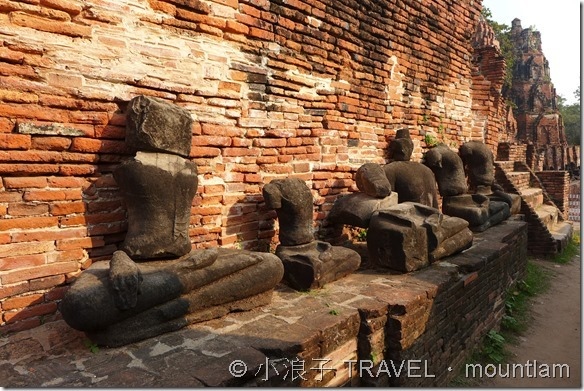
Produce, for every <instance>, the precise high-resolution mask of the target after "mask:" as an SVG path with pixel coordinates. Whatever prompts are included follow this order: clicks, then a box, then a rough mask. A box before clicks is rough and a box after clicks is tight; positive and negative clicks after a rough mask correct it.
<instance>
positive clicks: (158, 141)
mask: <svg viewBox="0 0 584 391" xmlns="http://www.w3.org/2000/svg"><path fill="white" fill-rule="evenodd" d="M192 123H193V119H192V117H191V114H190V113H189V112H188V111H187V110H185V109H183V108H181V107H179V106H177V105H173V104H170V103H168V102H165V101H164V100H162V99H158V98H153V97H148V96H143V95H140V96H137V97H135V98H134V99H132V100H131V101H130V103H129V104H128V113H127V124H126V142H127V143H128V144H129V145H130V147H131V148H132V149H134V150H135V151H150V152H166V153H172V154H177V155H180V156H183V157H188V156H189V154H190V151H191V138H192V129H191V127H192Z"/></svg>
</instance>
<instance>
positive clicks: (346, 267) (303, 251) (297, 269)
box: [276, 240, 361, 291]
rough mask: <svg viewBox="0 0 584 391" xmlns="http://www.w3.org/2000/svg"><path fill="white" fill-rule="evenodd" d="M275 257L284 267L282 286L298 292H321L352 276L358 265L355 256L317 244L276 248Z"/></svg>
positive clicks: (349, 251)
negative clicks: (316, 290)
mask: <svg viewBox="0 0 584 391" xmlns="http://www.w3.org/2000/svg"><path fill="white" fill-rule="evenodd" d="M276 255H277V256H278V257H279V258H280V259H281V260H282V263H283V264H284V282H285V283H286V284H287V285H289V286H290V287H292V288H294V289H296V290H300V291H307V290H310V289H316V288H322V287H323V286H324V285H325V284H327V283H329V282H333V281H336V280H338V279H339V278H342V277H344V276H346V275H348V274H350V273H352V272H354V271H355V270H357V269H358V268H359V265H360V264H361V257H360V256H359V254H358V253H357V252H355V251H353V250H351V249H348V248H345V247H340V246H332V245H330V244H329V243H326V242H321V241H316V240H315V241H313V242H310V243H307V244H301V245H298V246H278V247H277V248H276Z"/></svg>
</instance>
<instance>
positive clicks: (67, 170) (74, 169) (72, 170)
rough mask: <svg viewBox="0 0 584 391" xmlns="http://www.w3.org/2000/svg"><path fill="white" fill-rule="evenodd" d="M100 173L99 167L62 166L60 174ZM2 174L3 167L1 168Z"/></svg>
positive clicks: (85, 165)
mask: <svg viewBox="0 0 584 391" xmlns="http://www.w3.org/2000/svg"><path fill="white" fill-rule="evenodd" d="M98 171H99V167H98V166H94V165H89V164H76V165H72V164H60V165H59V170H58V172H59V173H60V174H63V175H70V176H76V175H80V176H81V175H92V174H95V173H96V172H98ZM0 172H1V167H0Z"/></svg>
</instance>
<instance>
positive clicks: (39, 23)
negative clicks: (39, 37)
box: [10, 11, 91, 37]
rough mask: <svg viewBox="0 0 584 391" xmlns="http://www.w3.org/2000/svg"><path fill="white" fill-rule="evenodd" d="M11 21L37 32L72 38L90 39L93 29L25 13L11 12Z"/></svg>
mask: <svg viewBox="0 0 584 391" xmlns="http://www.w3.org/2000/svg"><path fill="white" fill-rule="evenodd" d="M10 21H11V22H12V23H14V24H16V25H18V26H23V27H30V28H33V29H35V30H40V31H46V32H50V33H55V34H63V35H68V36H71V37H90V36H91V27H89V26H81V25H78V24H73V23H67V22H62V21H53V20H50V19H45V18H43V17H40V16H37V15H30V14H27V13H24V12H20V11H17V12H11V13H10Z"/></svg>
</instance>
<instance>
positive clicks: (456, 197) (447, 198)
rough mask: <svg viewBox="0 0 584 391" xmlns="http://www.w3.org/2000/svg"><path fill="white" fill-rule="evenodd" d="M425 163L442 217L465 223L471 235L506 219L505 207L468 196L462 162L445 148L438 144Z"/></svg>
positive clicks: (483, 198) (455, 154)
mask: <svg viewBox="0 0 584 391" xmlns="http://www.w3.org/2000/svg"><path fill="white" fill-rule="evenodd" d="M424 160H425V161H424V163H425V164H426V165H427V166H428V167H430V168H431V169H432V171H433V172H434V175H435V176H436V181H437V182H438V190H439V191H440V194H441V195H442V212H443V213H445V214H447V215H449V216H454V217H460V218H462V219H464V220H466V221H468V223H469V227H470V229H471V230H472V231H474V232H482V231H484V230H486V229H487V228H489V227H491V226H493V225H496V224H498V223H500V222H501V221H503V220H505V219H507V218H508V217H509V215H510V211H509V205H507V203H505V202H500V201H491V200H489V198H488V197H487V196H485V195H483V194H467V189H468V188H467V185H466V177H465V175H464V166H463V163H462V159H461V158H460V156H458V154H457V153H456V152H454V151H452V150H451V149H450V148H449V147H448V146H446V145H444V144H439V145H437V146H435V147H433V148H431V149H430V150H429V151H428V152H426V155H425V159H424Z"/></svg>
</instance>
